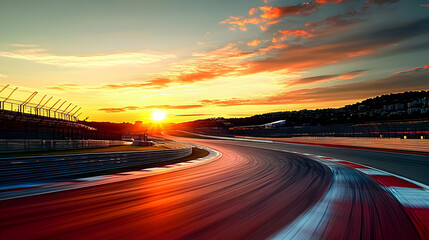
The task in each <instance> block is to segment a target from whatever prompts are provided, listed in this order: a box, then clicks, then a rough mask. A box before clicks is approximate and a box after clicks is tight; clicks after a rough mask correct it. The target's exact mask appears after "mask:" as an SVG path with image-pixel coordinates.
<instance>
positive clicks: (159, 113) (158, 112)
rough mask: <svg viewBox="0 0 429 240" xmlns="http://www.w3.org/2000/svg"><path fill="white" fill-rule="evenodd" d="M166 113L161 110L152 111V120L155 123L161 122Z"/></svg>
mask: <svg viewBox="0 0 429 240" xmlns="http://www.w3.org/2000/svg"><path fill="white" fill-rule="evenodd" d="M166 115H167V113H166V112H165V111H162V110H154V111H153V113H152V119H153V120H154V121H157V122H161V121H163V120H164V119H165V117H166Z"/></svg>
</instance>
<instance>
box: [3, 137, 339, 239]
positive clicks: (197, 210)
mask: <svg viewBox="0 0 429 240" xmlns="http://www.w3.org/2000/svg"><path fill="white" fill-rule="evenodd" d="M215 146H216V149H217V150H220V151H221V152H222V153H223V157H222V158H221V159H219V160H218V161H216V162H213V163H211V164H208V165H204V166H199V167H195V168H191V169H187V170H183V171H179V172H173V173H168V174H161V175H157V176H153V177H147V178H143V179H136V180H129V181H124V182H119V183H113V184H106V185H101V186H97V187H89V188H84V189H78V190H71V191H65V192H58V193H52V194H45V195H39V196H34V197H27V198H20V199H13V200H7V201H2V202H1V204H2V209H1V212H0V215H1V216H0V218H1V219H0V228H1V230H0V231H1V232H0V233H1V236H3V237H6V238H7V239H13V238H17V239H19V238H44V239H46V238H59V239H64V238H78V239H83V238H87V239H100V238H102V239H124V238H151V239H172V238H173V239H175V238H211V239H212V238H245V237H246V238H249V237H250V238H255V239H262V238H266V237H268V236H270V235H272V234H273V233H274V232H275V231H277V230H278V229H280V228H281V227H283V226H284V225H286V224H287V223H289V222H291V221H292V220H293V219H295V218H297V217H298V216H299V215H300V214H302V213H303V212H304V211H305V210H307V209H308V208H310V207H311V206H312V205H314V204H315V203H316V202H317V201H318V200H320V199H321V198H322V197H323V195H324V193H325V192H326V190H327V189H328V187H329V185H330V181H331V174H330V171H329V169H328V168H327V167H326V166H324V165H322V164H320V163H317V162H314V161H312V160H309V159H306V158H303V157H300V156H297V155H293V154H289V153H284V152H278V151H270V150H263V149H253V148H249V147H240V146H231V145H228V144H224V143H221V142H218V143H216V144H215ZM209 147H211V146H209Z"/></svg>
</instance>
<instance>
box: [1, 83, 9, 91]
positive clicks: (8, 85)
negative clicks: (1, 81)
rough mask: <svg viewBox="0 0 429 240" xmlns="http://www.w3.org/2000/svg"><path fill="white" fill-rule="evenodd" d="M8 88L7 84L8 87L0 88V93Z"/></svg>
mask: <svg viewBox="0 0 429 240" xmlns="http://www.w3.org/2000/svg"><path fill="white" fill-rule="evenodd" d="M8 87H9V84H8V85H6V86H4V87H3V88H2V90H0V93H1V92H3V91H4V90H5V89H6V88H8Z"/></svg>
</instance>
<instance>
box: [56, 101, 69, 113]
mask: <svg viewBox="0 0 429 240" xmlns="http://www.w3.org/2000/svg"><path fill="white" fill-rule="evenodd" d="M66 102H67V101H64V102H63V103H62V104H61V105H60V106H59V107H58V108H57V110H56V111H54V112H58V110H60V108H61V107H62V106H63V105H64V103H66Z"/></svg>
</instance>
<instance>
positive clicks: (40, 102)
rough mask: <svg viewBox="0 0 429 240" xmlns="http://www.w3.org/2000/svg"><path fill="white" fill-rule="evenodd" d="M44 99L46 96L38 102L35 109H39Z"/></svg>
mask: <svg viewBox="0 0 429 240" xmlns="http://www.w3.org/2000/svg"><path fill="white" fill-rule="evenodd" d="M45 97H46V94H45V96H43V98H42V99H41V100H40V102H39V103H38V104H37V106H36V108H37V107H39V105H40V104H41V103H42V101H43V99H45Z"/></svg>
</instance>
